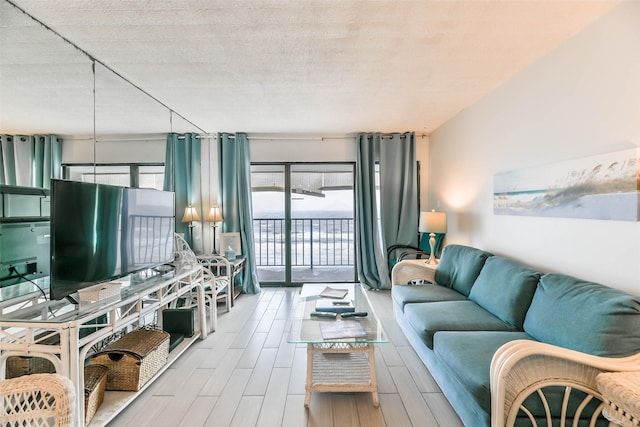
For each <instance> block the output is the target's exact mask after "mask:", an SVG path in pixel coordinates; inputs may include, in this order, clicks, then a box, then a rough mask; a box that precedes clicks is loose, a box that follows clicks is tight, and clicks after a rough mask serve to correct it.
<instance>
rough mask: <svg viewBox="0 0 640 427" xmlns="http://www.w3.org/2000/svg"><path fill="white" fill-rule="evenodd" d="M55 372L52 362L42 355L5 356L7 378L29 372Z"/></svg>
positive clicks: (29, 373) (28, 373)
mask: <svg viewBox="0 0 640 427" xmlns="http://www.w3.org/2000/svg"><path fill="white" fill-rule="evenodd" d="M55 372H56V368H55V367H54V366H53V363H51V361H50V360H48V359H45V358H44V357H31V356H10V357H7V372H6V378H7V379H9V378H16V377H21V376H23V375H31V374H53V373H55Z"/></svg>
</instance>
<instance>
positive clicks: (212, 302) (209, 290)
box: [174, 233, 231, 331]
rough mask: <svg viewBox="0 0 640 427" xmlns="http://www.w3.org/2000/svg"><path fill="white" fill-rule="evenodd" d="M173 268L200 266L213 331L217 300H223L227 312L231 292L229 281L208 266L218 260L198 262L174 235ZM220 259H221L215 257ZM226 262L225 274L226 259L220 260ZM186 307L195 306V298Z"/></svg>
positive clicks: (216, 315) (193, 254)
mask: <svg viewBox="0 0 640 427" xmlns="http://www.w3.org/2000/svg"><path fill="white" fill-rule="evenodd" d="M174 251H175V258H176V261H175V263H174V264H175V266H176V268H177V269H178V270H180V269H181V268H182V267H183V266H185V265H191V266H194V265H198V264H200V265H202V271H203V277H204V298H205V303H206V305H207V306H208V307H209V315H210V317H211V330H212V331H215V330H216V328H217V325H218V300H219V299H222V298H223V299H224V300H225V303H226V309H227V311H228V310H229V308H230V306H231V292H230V290H229V289H230V287H229V286H228V283H229V281H228V280H226V278H225V277H219V276H218V275H216V274H215V273H214V271H216V272H219V270H218V269H215V270H214V271H212V270H211V269H210V268H209V266H210V265H212V264H213V263H214V262H216V263H219V262H221V261H220V260H214V259H211V261H210V262H200V260H198V257H197V256H196V254H195V253H194V252H193V250H192V249H191V247H190V246H189V244H188V243H187V242H186V240H184V239H183V238H182V236H180V235H179V234H177V233H176V234H175V248H174ZM217 258H222V257H217ZM222 259H223V260H224V261H225V262H226V268H227V270H226V271H227V272H229V271H231V270H230V268H229V263H228V261H227V260H226V259H224V258H222ZM184 302H185V306H186V307H190V306H193V305H195V297H193V298H191V299H187V300H185V301H184Z"/></svg>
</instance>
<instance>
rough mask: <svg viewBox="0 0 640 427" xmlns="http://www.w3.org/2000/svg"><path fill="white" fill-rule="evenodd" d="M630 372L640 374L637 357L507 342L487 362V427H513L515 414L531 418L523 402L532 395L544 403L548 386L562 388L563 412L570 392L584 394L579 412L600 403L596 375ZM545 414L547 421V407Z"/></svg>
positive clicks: (639, 359)
mask: <svg viewBox="0 0 640 427" xmlns="http://www.w3.org/2000/svg"><path fill="white" fill-rule="evenodd" d="M632 370H635V371H638V370H640V353H638V354H636V355H633V356H629V357H623V358H607V357H598V356H591V355H588V354H585V353H580V352H577V351H573V350H568V349H566V348H562V347H557V346H554V345H551V344H545V343H541V342H537V341H528V340H515V341H511V342H509V343H507V344H505V345H503V346H502V347H500V348H499V349H498V351H497V352H496V353H495V355H494V356H493V359H492V361H491V373H490V375H491V426H492V427H504V426H513V424H514V421H515V418H516V416H517V415H518V412H519V411H522V413H521V414H526V416H529V417H531V415H530V413H529V412H528V410H527V408H525V407H524V406H523V405H522V404H523V402H524V401H525V399H526V398H527V397H529V396H530V395H532V394H538V395H539V396H540V398H541V399H542V400H544V392H543V390H542V389H543V388H544V387H549V386H563V387H565V396H564V399H565V400H564V401H563V405H562V409H563V412H564V411H565V410H566V408H567V402H568V398H569V395H570V393H571V392H572V391H573V390H580V391H582V392H584V393H586V394H587V396H586V397H585V398H584V400H583V405H580V407H579V408H578V409H577V411H582V410H583V409H584V406H586V404H587V403H589V401H590V400H592V399H594V398H595V399H598V400H599V401H602V396H601V394H600V392H599V391H598V389H597V386H596V376H597V375H598V374H599V373H601V372H619V371H632ZM603 407H604V404H601V405H600V406H599V407H598V408H597V409H596V411H595V412H594V413H593V414H592V415H593V417H597V416H599V415H600V413H601V412H602V409H603ZM545 410H546V411H547V417H550V416H551V414H550V413H549V407H548V405H545ZM556 415H557V414H556ZM564 417H565V418H567V419H571V418H573V414H564ZM549 425H550V424H549Z"/></svg>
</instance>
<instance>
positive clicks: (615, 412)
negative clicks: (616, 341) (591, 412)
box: [596, 372, 640, 427]
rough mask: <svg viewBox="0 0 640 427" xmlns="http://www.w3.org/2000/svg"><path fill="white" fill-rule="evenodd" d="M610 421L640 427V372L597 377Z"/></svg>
mask: <svg viewBox="0 0 640 427" xmlns="http://www.w3.org/2000/svg"><path fill="white" fill-rule="evenodd" d="M596 384H597V386H598V390H599V391H600V393H601V394H602V399H603V401H604V403H605V407H604V409H603V411H602V413H603V414H604V416H605V417H607V419H608V420H609V421H612V422H614V423H617V424H619V425H621V426H624V427H640V372H607V373H603V374H599V375H598V376H597V377H596Z"/></svg>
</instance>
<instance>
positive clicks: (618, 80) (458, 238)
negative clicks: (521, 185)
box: [430, 0, 640, 294]
mask: <svg viewBox="0 0 640 427" xmlns="http://www.w3.org/2000/svg"><path fill="white" fill-rule="evenodd" d="M638 52H640V2H637V1H633V0H627V1H624V2H622V3H621V4H619V5H617V6H616V7H615V8H613V9H612V11H611V12H609V13H608V14H607V15H605V16H604V17H603V18H601V19H600V20H598V21H597V22H595V23H594V24H592V25H591V26H589V27H588V28H586V29H585V30H583V31H582V32H580V33H578V34H577V35H575V36H574V37H572V38H571V39H569V40H568V41H567V42H565V43H564V44H562V45H561V46H559V47H558V48H556V49H555V50H553V51H552V52H550V53H549V54H547V55H546V56H545V57H543V58H541V59H540V60H539V61H537V62H536V63H534V64H533V65H531V66H529V67H528V68H526V69H525V70H524V71H522V72H521V73H519V74H518V75H516V76H515V77H514V78H512V79H511V80H509V81H508V82H506V83H504V84H503V85H502V86H500V87H499V88H497V89H496V90H495V91H493V92H492V93H490V94H489V95H487V96H486V97H485V98H483V99H482V100H480V101H479V102H478V103H476V104H475V105H473V106H471V107H470V108H468V109H467V110H465V111H463V112H461V113H460V114H459V115H458V116H456V117H455V118H454V119H452V120H450V121H449V122H447V123H446V124H445V125H443V126H442V127H440V128H439V129H437V130H436V131H435V132H433V133H432V134H431V136H430V157H431V159H430V204H431V205H432V206H437V205H438V204H441V208H442V210H445V211H447V212H449V214H450V215H449V224H448V225H449V233H448V235H447V242H448V243H461V244H469V245H472V246H476V247H480V248H483V249H485V250H489V251H492V252H494V253H496V254H500V255H507V256H511V257H513V258H516V259H518V260H520V261H522V262H524V263H526V264H528V265H531V266H533V267H536V268H539V269H541V270H543V271H556V272H562V273H567V274H571V275H574V276H577V277H580V278H583V279H587V280H591V281H596V282H601V283H604V284H607V285H609V286H612V287H616V288H620V289H624V290H627V291H630V292H633V293H638V294H640V259H639V258H640V223H637V222H624V221H605V220H583V219H566V218H541V217H517V216H505V215H494V214H493V206H492V192H493V176H494V174H495V173H497V172H503V171H509V170H513V169H519V168H525V167H530V166H538V165H545V164H548V163H554V162H557V161H561V160H567V159H573V158H579V157H585V156H590V155H594V154H600V153H605V152H612V151H618V150H622V149H626V148H632V147H638V146H640V54H638Z"/></svg>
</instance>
